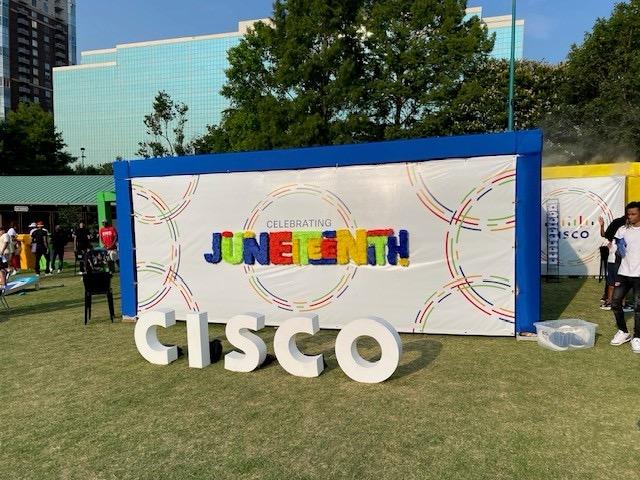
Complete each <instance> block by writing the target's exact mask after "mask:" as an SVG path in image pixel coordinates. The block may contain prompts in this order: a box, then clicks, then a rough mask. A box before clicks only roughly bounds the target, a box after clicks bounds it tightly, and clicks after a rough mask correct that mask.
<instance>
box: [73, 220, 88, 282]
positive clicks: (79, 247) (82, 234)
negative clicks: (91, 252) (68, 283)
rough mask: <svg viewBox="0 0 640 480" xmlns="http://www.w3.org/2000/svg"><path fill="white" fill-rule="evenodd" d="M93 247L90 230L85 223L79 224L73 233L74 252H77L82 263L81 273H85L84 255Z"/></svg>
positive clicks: (77, 256)
mask: <svg viewBox="0 0 640 480" xmlns="http://www.w3.org/2000/svg"><path fill="white" fill-rule="evenodd" d="M90 245H91V241H90V239H89V230H87V229H86V228H85V227H84V222H80V223H79V224H78V228H76V230H75V232H74V233H73V251H74V252H75V255H76V259H77V260H78V261H79V262H80V273H83V272H84V263H85V262H84V255H85V254H86V252H87V250H88V249H89V247H90Z"/></svg>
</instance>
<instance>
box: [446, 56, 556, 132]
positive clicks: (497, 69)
mask: <svg viewBox="0 0 640 480" xmlns="http://www.w3.org/2000/svg"><path fill="white" fill-rule="evenodd" d="M515 67H516V68H515V76H516V89H515V95H514V107H515V108H514V126H515V129H516V130H524V129H529V128H540V127H542V126H543V125H544V124H545V122H546V121H547V119H548V118H549V117H550V116H552V115H555V114H557V112H558V110H559V108H560V107H559V103H560V93H559V91H560V87H561V85H562V79H563V76H562V69H561V67H559V66H557V65H551V64H548V63H545V62H538V61H534V60H519V61H517V62H516V65H515ZM508 92H509V62H508V61H506V60H496V59H491V58H489V59H487V60H486V61H484V62H481V63H479V64H478V65H477V66H476V67H475V68H474V69H473V70H472V71H470V72H469V74H468V76H467V77H465V81H464V83H463V85H462V87H461V90H460V92H459V94H458V96H457V97H456V99H455V101H454V102H453V103H452V105H451V109H450V110H449V112H448V115H447V117H446V119H445V121H444V123H445V125H446V127H445V130H446V131H447V133H450V134H466V133H483V132H499V131H503V130H505V128H506V126H507V102H508Z"/></svg>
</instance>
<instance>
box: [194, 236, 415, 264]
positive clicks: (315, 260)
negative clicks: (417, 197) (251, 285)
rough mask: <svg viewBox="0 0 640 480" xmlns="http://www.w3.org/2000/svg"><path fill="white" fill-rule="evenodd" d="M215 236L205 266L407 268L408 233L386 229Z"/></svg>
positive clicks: (205, 256)
mask: <svg viewBox="0 0 640 480" xmlns="http://www.w3.org/2000/svg"><path fill="white" fill-rule="evenodd" d="M258 237H259V238H256V234H255V233H254V232H251V231H243V232H220V233H218V232H216V233H213V234H212V236H211V253H205V254H204V259H205V261H206V262H208V263H214V264H215V263H220V262H221V261H224V262H226V263H229V264H231V265H238V264H240V263H244V264H246V265H254V264H255V263H256V262H257V263H259V264H260V265H269V264H272V265H336V264H338V265H346V264H348V263H350V262H352V263H355V264H356V265H367V264H368V265H378V266H383V265H386V264H387V263H388V264H389V265H401V266H403V267H407V266H409V232H407V231H406V230H400V231H399V232H398V235H397V236H396V235H395V233H394V231H393V230H392V229H390V228H386V229H378V230H365V229H358V230H356V231H355V232H354V233H353V234H352V232H351V231H349V230H347V229H342V230H326V231H319V230H317V231H315V230H312V231H308V230H305V231H295V232H291V231H280V232H262V233H260V235H259V236H258Z"/></svg>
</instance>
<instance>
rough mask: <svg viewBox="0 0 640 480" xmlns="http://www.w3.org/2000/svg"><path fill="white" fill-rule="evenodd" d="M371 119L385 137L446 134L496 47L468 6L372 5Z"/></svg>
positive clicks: (408, 0) (381, 0)
mask: <svg viewBox="0 0 640 480" xmlns="http://www.w3.org/2000/svg"><path fill="white" fill-rule="evenodd" d="M365 3H366V5H365V9H364V11H365V12H366V13H365V15H364V28H365V30H366V34H365V35H364V39H365V40H364V45H365V48H366V51H367V57H366V61H367V74H368V78H367V85H368V96H369V98H368V99H367V113H368V116H369V117H370V118H371V119H372V120H373V122H374V124H375V125H376V126H377V127H379V129H380V131H381V132H382V133H383V134H382V135H381V138H398V137H415V136H423V135H442V134H446V133H450V132H449V128H448V126H447V123H448V122H447V119H448V117H449V116H450V114H451V110H452V108H453V106H454V105H455V103H456V101H457V100H458V98H459V96H460V94H461V93H463V92H462V87H463V85H464V83H465V81H466V80H467V78H468V77H469V75H470V74H471V73H472V72H473V71H474V70H477V67H478V65H479V64H480V63H482V62H483V61H484V60H485V59H486V57H487V55H488V53H489V52H490V51H491V48H492V47H493V40H492V39H489V38H488V37H487V32H486V29H485V27H483V26H482V24H481V22H480V19H479V18H478V17H475V16H474V17H471V18H470V19H469V20H467V21H465V20H464V16H465V7H466V2H465V1H458V0H444V1H426V0H424V1H421V0H370V1H367V2H365Z"/></svg>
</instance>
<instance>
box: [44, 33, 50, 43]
mask: <svg viewBox="0 0 640 480" xmlns="http://www.w3.org/2000/svg"><path fill="white" fill-rule="evenodd" d="M49 42H50V39H49V36H48V35H45V36H44V43H49Z"/></svg>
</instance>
